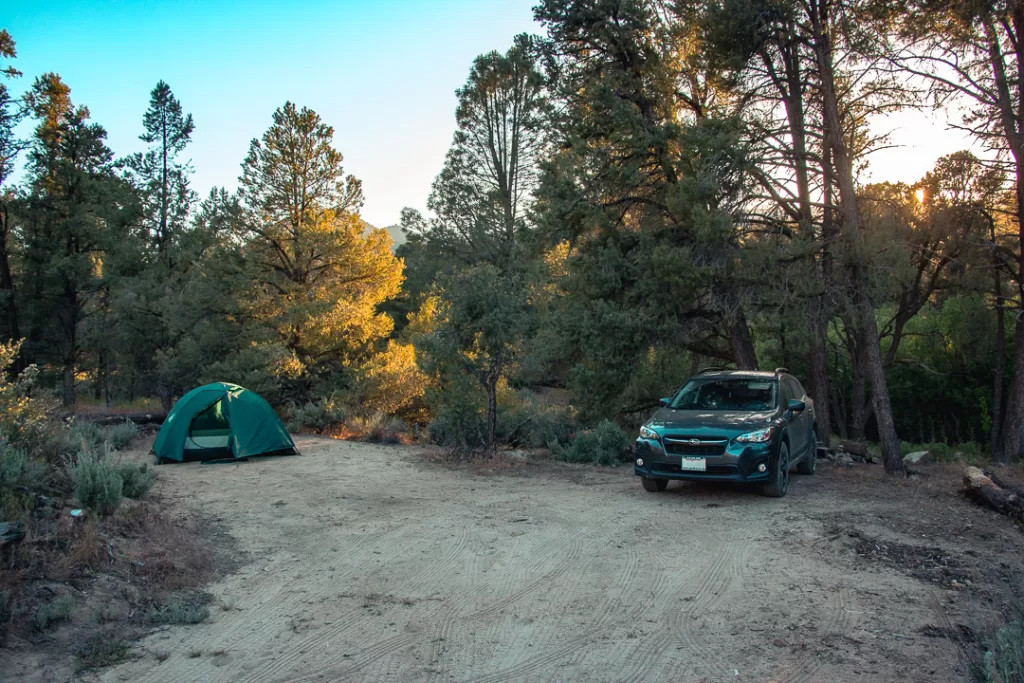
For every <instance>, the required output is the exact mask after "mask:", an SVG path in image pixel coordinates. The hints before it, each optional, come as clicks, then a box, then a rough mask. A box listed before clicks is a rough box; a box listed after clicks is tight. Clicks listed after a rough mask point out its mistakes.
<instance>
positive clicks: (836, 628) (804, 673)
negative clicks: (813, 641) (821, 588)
mask: <svg viewBox="0 0 1024 683" xmlns="http://www.w3.org/2000/svg"><path fill="white" fill-rule="evenodd" d="M828 602H829V605H830V606H831V609H830V610H829V613H828V618H827V620H826V623H825V624H824V625H823V627H822V628H821V629H820V630H819V631H818V638H819V639H820V638H825V637H828V636H839V635H843V634H845V633H848V632H849V631H850V630H851V629H852V628H853V627H854V626H856V623H857V619H856V618H855V617H854V616H853V614H854V613H853V612H851V611H850V610H849V609H848V606H849V604H850V597H849V594H848V593H847V591H846V589H845V588H843V587H840V588H839V590H837V591H836V592H835V593H833V594H832V596H831V597H830V598H829V601H828ZM812 657H813V659H812ZM824 666H825V663H824V662H822V661H821V660H820V658H818V657H816V655H815V653H805V655H804V657H803V659H802V661H800V662H799V663H798V664H797V666H796V670H795V671H793V672H791V673H787V675H785V676H784V677H782V678H780V679H779V683H809V681H812V680H817V679H815V675H816V674H817V673H818V671H820V670H821V669H822V667H824Z"/></svg>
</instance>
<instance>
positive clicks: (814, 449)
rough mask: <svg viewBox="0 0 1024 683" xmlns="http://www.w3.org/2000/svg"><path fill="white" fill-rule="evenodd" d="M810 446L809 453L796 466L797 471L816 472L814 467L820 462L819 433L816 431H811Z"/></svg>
mask: <svg viewBox="0 0 1024 683" xmlns="http://www.w3.org/2000/svg"><path fill="white" fill-rule="evenodd" d="M808 448H809V450H808V451H807V455H805V456H804V459H803V460H801V461H800V464H799V465H797V466H796V471H797V472H799V473H800V474H814V467H815V465H816V464H817V462H818V435H817V434H815V433H814V432H811V442H810V444H808Z"/></svg>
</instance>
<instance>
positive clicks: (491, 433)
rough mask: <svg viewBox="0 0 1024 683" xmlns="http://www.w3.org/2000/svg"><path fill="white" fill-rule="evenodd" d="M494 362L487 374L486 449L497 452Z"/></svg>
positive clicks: (495, 375) (496, 391)
mask: <svg viewBox="0 0 1024 683" xmlns="http://www.w3.org/2000/svg"><path fill="white" fill-rule="evenodd" d="M496 365H497V364H495V363H494V362H492V364H491V368H490V371H489V372H488V374H487V449H488V450H489V451H492V452H493V451H496V450H498V377H499V376H500V372H499V371H498V370H497V368H496Z"/></svg>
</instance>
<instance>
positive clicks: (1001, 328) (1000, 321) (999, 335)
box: [990, 228, 1006, 462]
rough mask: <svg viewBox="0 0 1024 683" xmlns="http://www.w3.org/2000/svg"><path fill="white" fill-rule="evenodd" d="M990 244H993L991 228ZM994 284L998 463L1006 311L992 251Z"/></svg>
mask: <svg viewBox="0 0 1024 683" xmlns="http://www.w3.org/2000/svg"><path fill="white" fill-rule="evenodd" d="M992 232H993V235H992V243H993V245H994V244H995V229H994V228H993V231H992ZM993 262H994V263H993V266H994V274H995V282H994V285H995V287H994V289H993V292H992V293H993V295H994V296H995V301H996V359H995V361H996V365H995V368H993V370H992V375H993V377H992V435H991V444H990V445H991V449H992V457H993V458H994V459H995V460H996V461H997V462H998V461H1000V460H1002V459H1003V457H1004V453H1003V449H1002V433H1003V377H1004V376H1005V375H1006V310H1005V309H1004V308H1003V283H1002V278H1001V277H1000V274H999V270H998V259H997V258H996V257H995V252H994V251H993Z"/></svg>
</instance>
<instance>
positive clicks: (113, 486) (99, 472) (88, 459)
mask: <svg viewBox="0 0 1024 683" xmlns="http://www.w3.org/2000/svg"><path fill="white" fill-rule="evenodd" d="M70 469H71V479H72V481H74V483H75V496H76V497H77V498H78V501H79V502H80V503H81V504H82V505H84V506H85V507H87V508H89V509H91V510H95V511H96V512H97V513H99V514H100V515H103V516H106V515H109V514H110V513H112V512H113V511H114V510H116V509H117V506H118V505H120V504H121V495H122V491H123V489H122V487H123V480H122V479H121V474H120V472H119V471H118V467H117V465H116V464H115V463H114V461H113V460H112V459H111V457H110V454H109V453H106V452H105V453H103V454H102V455H94V454H93V451H92V450H91V449H89V448H87V447H85V444H84V443H83V449H82V451H81V452H80V453H79V454H78V461H77V462H75V463H73V464H72V465H71V467H70Z"/></svg>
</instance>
